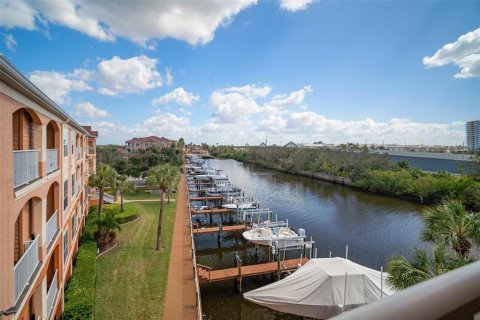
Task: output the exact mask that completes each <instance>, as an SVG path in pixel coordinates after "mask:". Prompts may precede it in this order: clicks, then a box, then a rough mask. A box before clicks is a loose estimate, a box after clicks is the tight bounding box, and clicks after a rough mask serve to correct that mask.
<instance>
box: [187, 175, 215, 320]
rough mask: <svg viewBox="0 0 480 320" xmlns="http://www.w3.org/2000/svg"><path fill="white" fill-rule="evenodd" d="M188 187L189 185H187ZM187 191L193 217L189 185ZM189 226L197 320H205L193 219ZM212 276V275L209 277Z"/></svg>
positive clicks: (189, 211) (190, 220) (188, 203)
mask: <svg viewBox="0 0 480 320" xmlns="http://www.w3.org/2000/svg"><path fill="white" fill-rule="evenodd" d="M186 185H187V184H186ZM186 189H187V210H188V216H189V217H191V214H190V213H191V212H192V210H191V208H190V192H189V190H188V185H187V186H186ZM188 224H189V225H190V241H191V243H192V249H191V250H192V262H193V277H194V279H195V295H196V302H197V320H202V319H203V312H202V298H201V296H200V283H199V280H198V269H197V254H196V253H195V241H194V238H193V226H192V219H191V218H189V219H188ZM209 276H210V275H209Z"/></svg>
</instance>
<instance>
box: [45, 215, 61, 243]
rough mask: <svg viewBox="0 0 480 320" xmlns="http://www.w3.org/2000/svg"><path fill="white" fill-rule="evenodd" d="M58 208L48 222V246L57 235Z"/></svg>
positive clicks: (46, 239) (46, 241)
mask: <svg viewBox="0 0 480 320" xmlns="http://www.w3.org/2000/svg"><path fill="white" fill-rule="evenodd" d="M57 217H58V210H56V211H55V213H54V214H53V215H52V216H51V217H50V219H49V220H48V222H47V228H46V229H47V234H46V238H45V245H46V247H47V248H48V246H49V245H50V242H52V241H53V237H54V236H55V233H57V230H58V223H57V222H58V218H57Z"/></svg>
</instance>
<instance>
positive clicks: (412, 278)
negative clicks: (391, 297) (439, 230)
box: [387, 246, 472, 290]
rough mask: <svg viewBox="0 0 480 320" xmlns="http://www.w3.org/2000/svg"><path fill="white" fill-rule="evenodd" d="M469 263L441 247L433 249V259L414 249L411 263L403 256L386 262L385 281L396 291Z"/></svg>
mask: <svg viewBox="0 0 480 320" xmlns="http://www.w3.org/2000/svg"><path fill="white" fill-rule="evenodd" d="M471 261H472V260H469V259H462V258H459V257H456V256H451V255H449V254H448V252H447V249H445V247H442V246H438V247H435V248H434V249H433V257H429V255H428V253H427V252H426V251H424V250H419V249H415V254H414V257H413V261H409V260H408V259H407V258H405V257H403V256H396V257H394V258H392V259H390V260H389V261H388V272H389V276H388V280H387V281H388V283H389V284H390V285H391V286H392V287H394V288H395V289H396V290H402V289H405V288H408V287H410V286H413V285H414V284H417V283H420V282H422V281H425V280H428V279H430V278H433V277H436V276H439V275H442V274H444V273H446V272H448V271H450V270H453V269H455V268H458V267H461V266H463V265H465V264H467V263H469V262H471Z"/></svg>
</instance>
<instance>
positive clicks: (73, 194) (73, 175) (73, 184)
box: [72, 173, 75, 197]
mask: <svg viewBox="0 0 480 320" xmlns="http://www.w3.org/2000/svg"><path fill="white" fill-rule="evenodd" d="M74 196H75V173H74V174H72V197H74Z"/></svg>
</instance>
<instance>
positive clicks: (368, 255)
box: [195, 159, 422, 320]
mask: <svg viewBox="0 0 480 320" xmlns="http://www.w3.org/2000/svg"><path fill="white" fill-rule="evenodd" d="M210 165H211V166H212V167H215V168H217V169H222V170H223V171H224V173H225V174H226V175H228V176H229V178H230V181H232V182H233V183H234V184H235V185H237V186H239V187H240V188H242V189H243V190H245V194H246V195H247V196H254V197H258V199H259V201H260V203H262V204H264V205H265V206H267V207H269V208H270V209H271V210H272V211H273V212H274V214H277V215H278V218H279V219H281V220H285V219H288V220H289V223H290V225H291V226H292V228H293V229H294V230H297V229H298V228H304V229H306V233H307V236H308V237H310V236H312V237H313V239H314V240H315V241H316V246H317V249H318V256H319V257H328V255H329V252H330V251H331V252H332V256H344V255H345V245H348V246H349V254H348V257H349V259H351V260H353V261H355V262H357V263H360V264H363V265H365V266H367V267H370V268H375V269H379V268H380V266H384V267H385V266H386V260H387V259H388V258H389V257H391V256H392V255H394V254H402V255H405V256H410V254H411V251H412V250H411V249H412V248H413V247H415V246H417V247H422V243H421V242H420V240H419V238H418V235H419V232H420V229H421V227H422V222H421V218H420V216H419V213H420V211H421V209H422V206H420V205H418V204H416V203H411V202H408V201H403V200H398V199H393V198H387V197H381V196H377V195H374V194H370V193H366V192H362V191H359V190H356V189H353V188H348V187H344V186H340V185H334V184H331V183H328V182H324V181H319V180H314V179H311V178H305V177H297V176H294V175H289V174H284V173H280V172H276V171H273V170H269V169H265V168H262V167H259V166H255V165H249V164H243V163H241V162H237V161H234V160H217V159H214V160H210ZM215 219H217V220H215ZM218 219H221V220H222V221H224V222H229V220H228V219H229V218H227V217H223V218H217V217H214V221H213V223H214V224H216V222H217V221H218ZM198 221H199V222H200V223H209V221H208V217H198ZM196 237H197V238H196V240H195V245H196V247H197V256H198V261H199V263H201V264H204V265H208V266H212V267H214V268H227V267H232V266H233V259H234V254H235V251H238V252H239V254H240V256H241V258H242V261H243V264H244V265H247V264H252V263H255V262H268V261H269V258H270V254H269V250H268V248H266V247H260V248H258V249H256V248H255V245H253V244H251V243H248V242H246V241H245V240H244V239H243V237H242V236H241V233H240V232H236V233H235V232H232V233H224V234H221V235H220V238H219V237H218V236H217V235H209V234H205V235H198V236H196ZM219 240H220V241H219ZM299 256H300V252H288V253H287V258H289V257H292V258H293V257H299ZM270 282H271V279H270V276H259V277H253V278H249V279H244V282H243V290H244V291H249V290H252V289H254V288H257V287H260V286H262V285H265V284H268V283H270ZM202 304H203V310H204V313H205V314H206V315H207V319H244V320H245V319H280V318H281V319H299V318H298V317H294V316H289V315H285V314H280V313H278V312H274V311H272V310H269V309H266V308H264V307H260V306H257V305H254V304H252V303H249V302H247V301H245V300H244V299H243V298H242V295H241V294H238V293H234V291H233V282H231V281H229V282H224V283H213V284H207V285H202Z"/></svg>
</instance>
